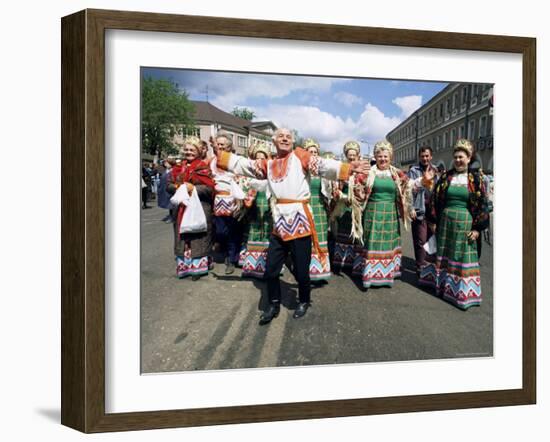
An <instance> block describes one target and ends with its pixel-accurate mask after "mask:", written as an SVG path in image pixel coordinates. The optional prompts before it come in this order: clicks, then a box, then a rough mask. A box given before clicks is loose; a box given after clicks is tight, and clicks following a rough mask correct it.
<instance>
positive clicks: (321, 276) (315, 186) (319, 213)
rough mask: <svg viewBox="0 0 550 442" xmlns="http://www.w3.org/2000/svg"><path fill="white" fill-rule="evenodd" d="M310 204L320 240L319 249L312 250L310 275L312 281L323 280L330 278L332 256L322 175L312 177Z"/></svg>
mask: <svg viewBox="0 0 550 442" xmlns="http://www.w3.org/2000/svg"><path fill="white" fill-rule="evenodd" d="M309 187H310V192H311V199H310V206H311V211H312V213H313V221H314V223H315V230H316V231H317V238H318V240H319V251H320V253H316V251H315V250H312V252H311V262H310V264H309V277H310V279H311V280H312V281H321V280H325V281H326V280H328V279H330V276H331V272H330V258H329V253H328V244H327V240H328V214H327V209H326V206H325V198H326V195H324V193H323V183H322V179H321V178H320V177H311V180H310V183H309Z"/></svg>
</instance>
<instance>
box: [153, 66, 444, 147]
mask: <svg viewBox="0 0 550 442" xmlns="http://www.w3.org/2000/svg"><path fill="white" fill-rule="evenodd" d="M142 75H144V76H152V77H154V78H166V79H171V80H173V81H175V82H176V83H177V84H178V85H179V87H180V88H181V89H184V90H185V91H186V92H187V93H188V94H189V97H190V98H191V99H192V100H200V101H206V90H207V88H208V101H209V102H210V103H212V104H213V105H215V106H217V107H219V108H220V109H222V110H224V111H226V112H231V111H232V110H233V108H234V107H247V108H249V109H251V110H253V111H254V113H255V114H256V118H255V120H258V121H261V120H272V121H273V122H274V123H275V124H277V125H278V126H279V127H281V126H285V127H289V128H291V129H296V130H297V131H298V133H299V134H300V135H301V136H303V137H312V138H315V139H316V140H318V141H319V142H320V143H321V148H323V149H324V150H332V151H334V152H339V151H340V150H341V148H342V145H343V144H344V143H345V142H346V141H348V140H351V139H355V140H358V141H363V143H362V144H363V145H365V142H368V143H369V144H371V145H372V143H374V142H376V141H377V140H380V139H383V138H384V136H385V134H386V133H388V132H389V131H390V130H391V129H393V128H394V127H395V126H396V125H398V124H399V123H400V122H401V121H403V119H405V118H407V117H408V116H409V115H410V114H411V113H412V112H414V111H415V110H416V109H418V107H420V106H421V105H422V104H424V103H426V102H427V101H429V100H430V98H432V97H433V96H434V95H436V94H437V93H438V92H439V91H441V90H442V89H443V88H444V87H445V86H447V83H436V82H423V81H404V80H398V81H396V80H377V79H354V78H338V77H314V76H297V75H280V74H273V75H270V74H248V73H231V72H214V71H196V70H180V69H178V70H176V69H159V68H143V69H142Z"/></svg>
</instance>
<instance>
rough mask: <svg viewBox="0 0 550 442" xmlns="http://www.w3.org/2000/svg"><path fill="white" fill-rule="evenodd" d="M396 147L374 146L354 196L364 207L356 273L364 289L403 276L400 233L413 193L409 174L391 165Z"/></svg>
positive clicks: (383, 284) (358, 180)
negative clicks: (368, 169) (401, 222)
mask: <svg viewBox="0 0 550 442" xmlns="http://www.w3.org/2000/svg"><path fill="white" fill-rule="evenodd" d="M392 156H393V146H392V145H391V144H390V143H389V142H388V141H379V142H378V143H376V144H375V146H374V158H375V160H376V164H375V165H373V166H372V167H371V169H370V171H369V174H368V175H361V176H358V177H357V183H356V185H357V186H356V187H357V189H356V190H355V192H354V198H356V199H357V200H358V201H361V202H362V204H361V205H354V206H353V210H354V211H357V210H361V209H363V210H362V228H363V232H362V233H363V234H362V239H363V248H362V250H361V252H360V253H358V254H357V256H356V258H355V263H354V266H353V271H354V274H356V275H360V276H361V279H362V284H363V288H369V287H372V286H374V287H379V286H389V287H392V286H393V281H394V279H395V278H397V277H399V276H401V232H400V225H399V218H401V219H403V221H404V223H405V227H407V223H408V222H409V221H410V215H409V214H410V212H411V210H412V192H411V187H410V183H409V179H408V177H407V175H406V174H405V173H404V172H402V171H401V170H399V169H397V168H396V167H394V166H392V164H391V160H392Z"/></svg>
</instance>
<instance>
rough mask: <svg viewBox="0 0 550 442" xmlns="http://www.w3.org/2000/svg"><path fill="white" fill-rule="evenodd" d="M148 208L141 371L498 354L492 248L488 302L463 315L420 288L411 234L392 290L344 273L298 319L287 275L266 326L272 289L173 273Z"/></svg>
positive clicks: (169, 236) (484, 271)
mask: <svg viewBox="0 0 550 442" xmlns="http://www.w3.org/2000/svg"><path fill="white" fill-rule="evenodd" d="M149 204H151V205H153V208H151V209H145V210H142V211H141V214H142V218H141V369H142V372H143V373H159V372H174V371H189V370H212V369H231V368H254V367H276V366H301V365H323V364H346V363H360V362H375V361H407V360H425V359H446V358H461V357H476V358H477V357H490V356H492V354H493V269H492V265H493V259H492V258H493V257H492V255H493V250H492V247H491V246H490V245H489V244H487V243H486V242H484V244H483V253H482V257H481V283H482V290H483V303H482V305H481V307H473V308H471V309H469V310H468V311H462V310H460V309H458V308H456V307H454V306H452V305H451V304H449V303H447V302H445V301H443V300H441V299H440V298H438V297H435V296H434V295H433V294H432V293H431V291H429V290H424V289H421V288H418V287H417V286H416V274H415V272H414V260H413V257H414V254H413V250H412V241H411V235H410V232H402V240H403V276H402V278H401V280H398V281H396V283H395V284H394V286H393V288H371V289H369V290H368V291H362V290H361V289H360V288H359V286H358V283H357V282H356V281H354V280H353V279H351V278H350V277H349V276H348V275H346V274H341V275H338V276H336V275H335V276H333V277H332V279H331V280H330V282H329V283H328V284H326V285H324V286H322V287H320V288H314V289H313V291H312V306H311V308H310V309H309V310H308V313H307V315H306V316H305V317H303V318H300V319H293V318H292V313H293V309H294V308H295V306H296V303H297V285H296V283H295V281H294V279H293V277H292V275H291V274H290V272H289V271H288V270H286V271H285V273H284V276H283V278H282V280H283V305H282V309H281V313H280V315H279V317H278V318H276V319H274V320H273V322H272V323H271V324H269V325H265V326H259V325H258V320H259V316H260V313H261V310H262V309H263V308H264V306H265V305H266V302H267V297H266V290H265V284H264V283H263V282H261V281H255V280H253V279H243V278H241V275H240V270H239V269H237V270H236V272H235V273H234V274H233V275H230V276H226V275H225V274H224V270H225V265H224V264H221V263H217V264H216V266H215V268H214V270H213V271H211V272H210V273H209V275H208V276H206V277H203V278H201V279H200V280H199V281H191V279H190V278H186V279H183V280H179V279H177V278H176V276H175V261H174V256H173V233H172V226H171V224H166V223H164V222H162V221H161V219H162V218H163V217H164V216H165V215H166V214H167V211H166V210H163V209H159V208H157V207H155V206H154V204H155V201H151V202H150V203H149Z"/></svg>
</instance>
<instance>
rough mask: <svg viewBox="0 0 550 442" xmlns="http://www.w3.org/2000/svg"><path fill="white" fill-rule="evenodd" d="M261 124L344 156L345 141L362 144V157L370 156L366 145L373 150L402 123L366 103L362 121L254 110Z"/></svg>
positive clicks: (306, 111)
mask: <svg viewBox="0 0 550 442" xmlns="http://www.w3.org/2000/svg"><path fill="white" fill-rule="evenodd" d="M253 110H254V112H255V113H256V115H257V116H258V120H272V121H273V122H274V123H275V124H277V125H278V126H279V127H288V128H290V129H296V130H297V131H298V133H299V135H300V136H302V137H304V138H306V137H312V138H315V139H316V140H317V141H318V142H319V143H320V144H321V148H322V149H323V150H330V151H333V152H335V153H341V151H342V147H343V145H344V143H345V142H346V141H349V140H357V141H361V140H363V142H362V143H361V144H362V146H363V153H366V152H367V149H366V144H365V142H367V141H368V143H369V145H370V146H371V148H372V145H373V143H374V142H375V141H377V140H380V139H383V138H384V137H385V135H386V134H387V133H388V132H389V131H390V130H391V129H393V128H394V127H395V126H397V125H398V124H399V123H400V122H401V121H402V120H401V119H400V118H399V117H388V116H386V115H384V113H383V112H382V111H380V109H378V108H377V107H376V106H374V105H372V104H371V103H367V104H366V105H365V108H364V110H363V112H362V113H361V115H360V116H359V118H357V119H356V120H354V119H352V118H346V119H344V118H342V117H340V116H337V115H333V114H331V113H329V112H325V111H323V110H321V109H319V108H318V107H315V106H299V105H298V106H285V105H271V106H267V107H263V108H260V107H257V108H254V109H253Z"/></svg>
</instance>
